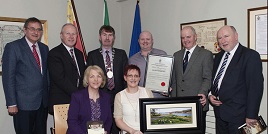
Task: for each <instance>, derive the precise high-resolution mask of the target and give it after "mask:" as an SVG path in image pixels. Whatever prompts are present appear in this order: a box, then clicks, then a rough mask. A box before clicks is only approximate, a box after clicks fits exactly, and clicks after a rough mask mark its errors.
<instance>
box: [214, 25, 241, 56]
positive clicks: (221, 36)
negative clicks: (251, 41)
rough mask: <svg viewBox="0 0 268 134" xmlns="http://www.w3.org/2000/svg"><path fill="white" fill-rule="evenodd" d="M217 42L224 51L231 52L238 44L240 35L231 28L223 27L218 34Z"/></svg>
mask: <svg viewBox="0 0 268 134" xmlns="http://www.w3.org/2000/svg"><path fill="white" fill-rule="evenodd" d="M217 40H218V43H219V46H220V47H221V48H222V49H223V50H224V51H226V52H230V51H232V50H233V49H234V47H235V45H236V44H237V43H238V33H237V32H235V31H233V30H232V28H231V27H230V26H223V27H222V28H221V29H220V30H219V31H218V33H217Z"/></svg>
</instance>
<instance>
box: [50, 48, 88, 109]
mask: <svg viewBox="0 0 268 134" xmlns="http://www.w3.org/2000/svg"><path fill="white" fill-rule="evenodd" d="M74 54H75V57H76V60H77V64H78V67H79V71H80V77H79V76H78V71H77V67H76V65H75V63H74V62H73V59H72V57H71V55H70V53H69V52H68V50H67V49H66V47H65V46H64V45H63V44H60V45H58V46H57V47H55V48H53V49H52V50H50V51H49V53H48V70H49V74H50V81H51V82H50V84H51V85H50V91H49V111H50V113H53V105H56V104H67V103H70V101H71V94H72V93H73V92H74V91H76V90H78V89H82V88H83V76H84V71H85V62H84V57H83V54H82V52H81V51H79V50H78V49H76V48H74ZM78 77H79V86H77V79H78Z"/></svg>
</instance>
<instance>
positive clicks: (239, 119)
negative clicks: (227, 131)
mask: <svg viewBox="0 0 268 134" xmlns="http://www.w3.org/2000/svg"><path fill="white" fill-rule="evenodd" d="M223 54H224V51H221V52H220V53H218V54H217V55H216V57H215V59H214V67H213V73H212V74H213V77H212V78H214V77H215V75H216V72H217V69H218V66H220V65H219V64H220V61H221V59H222V56H223ZM212 81H213V80H212ZM263 81H264V79H263V74H262V62H261V59H260V55H259V54H258V53H257V52H256V51H254V50H251V49H248V48H246V47H244V46H242V45H241V44H239V46H238V48H237V50H236V52H235V54H234V56H233V58H232V60H231V62H230V64H229V66H228V67H227V70H226V72H225V75H224V77H223V80H222V83H221V87H220V89H219V93H218V94H219V98H220V101H221V102H222V105H220V106H214V112H215V116H216V117H220V118H221V119H222V120H225V121H228V122H234V123H241V124H242V123H244V122H245V118H250V119H256V118H257V117H258V112H259V107H260V103H261V98H262V94H263ZM214 90H215V89H214V87H213V86H212V88H211V93H212V94H213V95H215V92H214Z"/></svg>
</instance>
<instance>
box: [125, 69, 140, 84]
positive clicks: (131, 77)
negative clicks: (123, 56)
mask: <svg viewBox="0 0 268 134" xmlns="http://www.w3.org/2000/svg"><path fill="white" fill-rule="evenodd" d="M124 79H125V81H126V82H127V87H129V88H136V87H138V84H139V81H140V75H139V72H138V70H136V69H130V70H128V71H127V75H124Z"/></svg>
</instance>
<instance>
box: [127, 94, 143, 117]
mask: <svg viewBox="0 0 268 134" xmlns="http://www.w3.org/2000/svg"><path fill="white" fill-rule="evenodd" d="M126 92H127V91H124V93H125V95H126V97H127V100H128V102H129V104H130V106H131V107H132V109H133V111H134V113H135V122H138V116H137V105H138V104H137V105H136V108H134V106H133V105H132V103H131V102H130V99H129V97H128V96H127V93H126ZM138 92H139V93H138V94H139V96H138V97H137V98H135V101H136V102H137V100H136V99H139V98H140V89H138Z"/></svg>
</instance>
